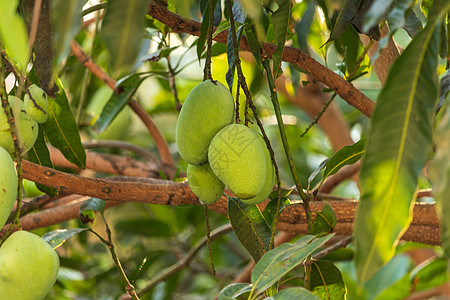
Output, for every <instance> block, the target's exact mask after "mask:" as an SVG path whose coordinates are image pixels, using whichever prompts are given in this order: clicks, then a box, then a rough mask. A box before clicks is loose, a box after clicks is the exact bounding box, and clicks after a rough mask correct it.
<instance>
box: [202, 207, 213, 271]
mask: <svg viewBox="0 0 450 300" xmlns="http://www.w3.org/2000/svg"><path fill="white" fill-rule="evenodd" d="M203 207H204V208H205V226H206V240H207V244H208V255H209V264H210V266H211V273H212V274H213V275H216V269H215V268H214V262H213V256H212V250H211V227H210V225H209V215H208V205H206V204H203Z"/></svg>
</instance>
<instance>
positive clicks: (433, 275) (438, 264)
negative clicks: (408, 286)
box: [411, 257, 449, 291]
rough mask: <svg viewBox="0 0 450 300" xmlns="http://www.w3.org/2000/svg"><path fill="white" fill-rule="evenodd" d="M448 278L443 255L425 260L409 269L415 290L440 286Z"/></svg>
mask: <svg viewBox="0 0 450 300" xmlns="http://www.w3.org/2000/svg"><path fill="white" fill-rule="evenodd" d="M448 279H449V276H448V272H447V261H446V259H445V258H444V257H442V258H435V259H432V260H430V261H427V262H426V263H423V264H420V265H418V266H417V267H416V269H414V270H412V271H411V281H412V282H414V290H415V291H423V290H428V289H431V288H434V287H437V286H440V285H442V284H444V283H446V282H447V281H448Z"/></svg>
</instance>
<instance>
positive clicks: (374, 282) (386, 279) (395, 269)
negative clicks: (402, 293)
mask: <svg viewBox="0 0 450 300" xmlns="http://www.w3.org/2000/svg"><path fill="white" fill-rule="evenodd" d="M410 267H411V260H410V258H409V257H408V256H407V255H405V254H399V255H396V256H395V257H394V258H393V259H391V260H390V261H389V262H388V263H387V264H386V265H385V266H384V267H383V268H381V269H380V270H379V271H378V272H377V273H376V274H375V276H373V277H372V278H371V279H370V280H369V281H367V282H366V283H365V284H364V290H365V292H366V294H367V295H368V298H369V299H375V297H377V296H378V295H380V294H381V293H382V292H383V291H384V290H385V289H387V288H388V287H390V286H392V285H393V284H395V283H396V282H397V281H399V280H402V279H403V277H404V276H405V275H407V274H408V270H409V269H410Z"/></svg>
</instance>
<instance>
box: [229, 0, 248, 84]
mask: <svg viewBox="0 0 450 300" xmlns="http://www.w3.org/2000/svg"><path fill="white" fill-rule="evenodd" d="M231 10H232V12H233V18H234V22H235V23H234V27H235V30H236V40H237V43H238V45H239V42H240V40H241V36H242V29H243V24H244V22H245V19H246V18H247V13H246V11H245V10H244V7H243V6H242V3H241V2H240V1H235V2H234V3H233V7H232V8H231ZM239 24H240V25H239ZM227 60H228V70H227V73H226V74H225V78H226V80H227V84H228V88H229V89H230V91H232V88H233V81H234V69H235V62H234V60H235V56H234V47H233V39H232V31H231V30H230V31H228V38H227Z"/></svg>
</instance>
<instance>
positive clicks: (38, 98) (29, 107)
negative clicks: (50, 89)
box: [23, 84, 48, 124]
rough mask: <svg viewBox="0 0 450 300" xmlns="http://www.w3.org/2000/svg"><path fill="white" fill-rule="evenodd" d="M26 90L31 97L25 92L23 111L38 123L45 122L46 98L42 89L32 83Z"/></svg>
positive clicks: (46, 117) (46, 116) (46, 115)
mask: <svg viewBox="0 0 450 300" xmlns="http://www.w3.org/2000/svg"><path fill="white" fill-rule="evenodd" d="M28 90H29V91H30V94H31V98H30V96H29V95H28V94H25V97H24V99H23V102H24V103H25V111H26V112H27V114H28V115H29V116H30V117H31V118H32V119H33V120H35V121H36V122H38V123H41V124H42V123H45V122H46V121H47V119H48V98H47V94H46V93H45V92H44V90H43V89H41V88H40V87H38V86H37V85H35V84H32V85H31V86H30V87H29V88H28Z"/></svg>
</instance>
